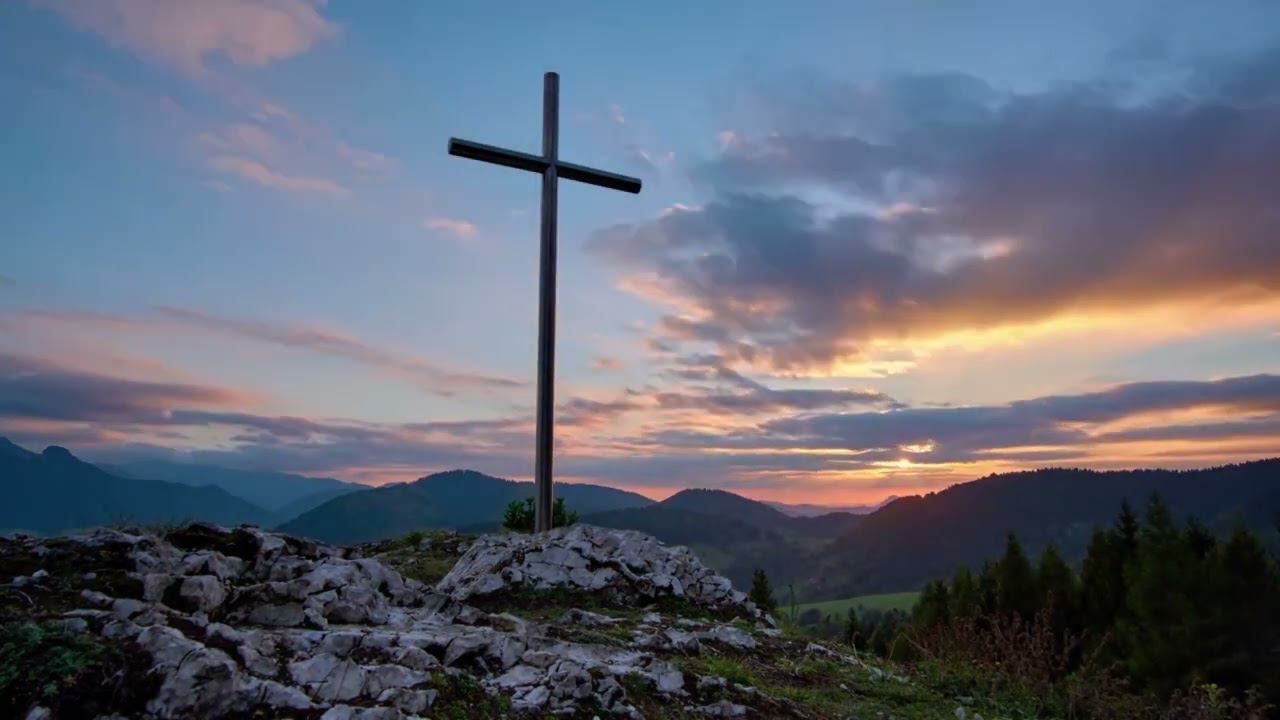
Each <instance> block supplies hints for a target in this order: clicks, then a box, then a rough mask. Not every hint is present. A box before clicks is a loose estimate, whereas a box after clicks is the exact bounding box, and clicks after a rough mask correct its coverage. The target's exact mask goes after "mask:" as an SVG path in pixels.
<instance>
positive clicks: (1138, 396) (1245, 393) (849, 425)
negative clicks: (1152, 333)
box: [760, 375, 1280, 460]
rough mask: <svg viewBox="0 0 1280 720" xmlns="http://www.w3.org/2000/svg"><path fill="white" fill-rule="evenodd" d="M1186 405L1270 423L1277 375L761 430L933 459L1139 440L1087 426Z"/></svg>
mask: <svg viewBox="0 0 1280 720" xmlns="http://www.w3.org/2000/svg"><path fill="white" fill-rule="evenodd" d="M1189 409H1217V410H1223V411H1231V412H1237V413H1243V412H1260V411H1261V412H1267V413H1270V414H1271V415H1273V416H1274V417H1272V418H1271V419H1270V420H1271V421H1275V420H1277V419H1280V376H1277V375H1253V376H1248V377H1237V378H1226V379H1223V380H1215V381H1206V382H1192V381H1181V382H1173V381H1168V382H1137V383H1128V384H1124V385H1118V386H1116V387H1114V388H1111V389H1108V390H1103V391H1100V392H1093V393H1083V394H1079V395H1055V396H1047V397H1042V398H1036V399H1032V400H1024V401H1019V402H1014V403H1009V404H1007V405H994V406H977V407H951V408H912V409H907V410H897V411H892V412H886V413H848V414H838V415H833V414H821V415H808V416H799V417H791V418H786V419H782V420H775V421H771V422H768V423H765V424H764V425H763V426H762V427H761V428H760V430H761V432H762V434H763V435H765V436H767V437H771V438H774V441H775V442H778V443H780V444H785V443H787V442H790V443H792V444H793V446H802V447H836V448H847V449H877V448H888V449H893V448H898V447H901V446H908V445H925V444H931V445H933V446H934V449H933V451H932V453H930V454H929V457H930V459H931V460H936V459H938V458H945V459H961V458H969V457H972V454H973V453H977V452H986V451H990V450H992V449H998V448H1009V447H1018V446H1035V445H1067V446H1072V445H1085V444H1090V443H1092V442H1098V441H1099V440H1102V441H1107V440H1122V439H1138V438H1137V437H1132V438H1126V437H1124V435H1125V434H1123V433H1117V434H1111V435H1101V436H1099V437H1094V436H1092V435H1091V434H1090V432H1089V429H1088V427H1087V426H1088V425H1094V424H1099V423H1106V422H1111V421H1115V420H1120V419H1123V418H1128V417H1133V416H1137V415H1142V414H1144V413H1152V412H1162V411H1170V410H1189ZM1165 431H1166V432H1167V433H1170V435H1169V436H1170V437H1174V436H1176V435H1177V433H1179V432H1181V431H1180V430H1179V429H1178V428H1176V427H1166V428H1165ZM1153 435H1155V433H1154V432H1153Z"/></svg>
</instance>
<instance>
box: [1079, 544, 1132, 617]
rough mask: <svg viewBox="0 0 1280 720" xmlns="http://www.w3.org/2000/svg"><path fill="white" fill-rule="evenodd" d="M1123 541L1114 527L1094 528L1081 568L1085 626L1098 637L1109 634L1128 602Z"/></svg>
mask: <svg viewBox="0 0 1280 720" xmlns="http://www.w3.org/2000/svg"><path fill="white" fill-rule="evenodd" d="M1126 564H1127V560H1126V558H1125V550H1124V541H1123V540H1122V539H1121V535H1120V534H1119V533H1118V532H1117V531H1114V530H1102V529H1100V528H1099V529H1095V530H1094V531H1093V537H1092V538H1091V539H1090V540H1089V549H1088V550H1087V551H1086V553H1085V556H1084V564H1083V566H1082V567H1081V569H1080V599H1081V603H1082V608H1081V611H1082V614H1083V616H1084V618H1083V620H1084V626H1085V627H1086V628H1088V630H1089V631H1090V633H1091V634H1092V635H1093V638H1094V640H1101V639H1102V638H1103V637H1104V636H1105V635H1108V634H1110V633H1112V632H1113V631H1114V629H1115V626H1116V622H1117V621H1118V620H1119V619H1120V618H1121V617H1122V616H1123V615H1124V613H1125V607H1126V602H1127V601H1128V597H1127V596H1128V593H1129V588H1128V583H1127V581H1126V576H1125V566H1126Z"/></svg>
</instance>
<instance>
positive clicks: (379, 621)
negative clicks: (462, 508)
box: [0, 524, 767, 720]
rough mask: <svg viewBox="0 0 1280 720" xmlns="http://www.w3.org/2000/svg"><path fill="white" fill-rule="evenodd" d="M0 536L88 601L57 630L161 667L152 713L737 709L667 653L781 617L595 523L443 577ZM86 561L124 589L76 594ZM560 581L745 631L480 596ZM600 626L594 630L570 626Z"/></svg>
mask: <svg viewBox="0 0 1280 720" xmlns="http://www.w3.org/2000/svg"><path fill="white" fill-rule="evenodd" d="M0 546H3V547H2V548H0V549H2V550H3V552H4V553H6V554H8V555H9V556H22V557H26V558H32V559H33V560H32V562H36V563H39V564H50V565H52V567H53V572H52V573H50V572H49V570H45V569H41V570H39V571H36V572H33V573H31V574H30V575H23V576H20V577H17V578H14V579H13V581H12V585H13V586H14V587H18V586H21V587H23V588H24V590H25V591H33V588H34V589H38V588H41V587H46V586H47V587H54V586H55V585H56V586H57V587H61V588H64V589H66V588H80V589H79V590H78V591H77V592H76V594H75V595H74V596H72V597H71V598H70V599H69V600H68V599H67V598H63V600H62V601H61V602H66V603H68V604H71V605H74V607H71V608H69V609H63V610H60V611H59V620H58V621H59V622H62V623H64V624H65V626H66V627H68V628H71V629H73V630H75V631H78V632H83V633H89V634H92V635H95V636H97V637H101V638H107V639H110V640H111V641H113V642H119V643H125V644H128V645H129V646H130V647H133V648H136V649H137V650H138V651H139V652H142V653H145V654H146V656H147V657H148V658H150V661H149V662H150V669H149V671H148V675H149V677H150V678H151V679H152V680H153V681H155V682H156V685H157V688H156V690H155V693H154V696H153V697H150V698H149V699H148V700H147V701H146V703H145V708H143V709H142V710H141V712H140V713H139V716H140V717H147V718H190V717H201V718H218V717H229V716H237V717H238V716H247V715H259V716H269V717H293V716H296V717H308V718H314V717H323V718H325V719H326V720H334V719H338V718H413V717H419V716H425V715H430V714H431V713H432V708H433V707H435V706H436V705H437V704H438V703H439V702H440V701H441V697H442V693H446V692H448V691H449V688H450V687H451V686H452V685H451V683H453V679H456V678H458V677H461V676H466V677H469V678H472V679H473V680H474V682H475V683H476V684H478V686H479V687H480V688H481V689H483V691H484V692H486V693H488V694H490V695H493V696H498V695H501V696H503V697H506V698H507V699H508V700H507V702H508V703H509V706H510V707H511V708H512V709H513V711H515V712H517V713H521V712H530V713H555V714H565V713H570V714H572V713H574V712H578V711H582V710H583V709H585V708H590V709H591V710H592V712H594V713H598V714H601V715H602V716H605V715H614V716H620V717H640V716H641V712H640V710H639V709H638V708H637V706H636V703H635V702H634V699H633V698H631V697H630V696H629V695H628V692H627V690H626V688H627V687H635V686H636V683H639V684H640V685H642V686H643V687H645V688H648V689H649V691H651V692H653V693H656V694H657V695H659V696H668V697H670V698H672V701H673V702H678V703H680V704H681V705H682V706H688V707H689V708H691V709H697V710H698V712H700V713H703V714H718V715H720V716H724V715H725V713H728V716H734V715H735V714H738V711H737V707H735V706H734V704H733V703H729V702H725V703H718V704H714V705H706V706H705V707H704V706H703V704H699V703H698V700H699V698H698V697H697V692H698V687H699V685H698V678H687V677H686V676H685V673H683V672H682V671H681V670H680V668H679V667H678V665H677V664H676V663H675V662H673V661H672V658H671V654H672V653H675V654H682V655H688V654H696V653H699V652H702V651H703V649H704V647H715V648H719V649H721V650H724V651H749V650H751V649H753V648H755V647H756V643H757V642H758V641H757V639H756V637H755V632H754V631H753V630H750V629H744V628H752V627H755V628H758V629H760V630H764V629H766V628H767V626H766V624H765V620H764V618H763V616H761V615H760V614H759V613H758V612H757V611H756V609H755V608H754V607H753V606H751V605H750V604H749V603H747V602H746V601H745V598H744V597H743V595H742V594H741V593H739V592H737V591H735V590H734V589H733V588H732V587H731V586H730V584H729V582H728V581H727V580H725V579H724V578H723V577H721V576H719V575H717V574H715V573H714V572H712V571H710V570H709V569H707V568H706V567H705V566H703V565H702V564H701V563H700V562H699V561H698V560H697V559H696V558H695V557H694V556H693V555H692V554H690V553H689V552H688V551H687V550H686V549H684V548H668V547H666V546H664V545H662V544H661V543H658V542H657V541H655V540H653V538H650V537H647V536H644V535H641V534H639V533H635V532H629V531H615V530H602V529H599V528H593V527H587V526H573V527H570V528H565V529H559V530H555V531H552V532H550V533H545V534H542V535H537V536H525V535H505V536H487V537H482V538H480V539H478V540H477V541H476V542H475V543H473V544H472V546H471V547H470V549H469V550H468V551H467V552H466V554H465V555H464V556H463V557H462V559H461V560H460V561H459V563H458V564H457V566H456V567H454V569H453V570H452V571H451V572H449V574H448V575H447V576H446V577H445V578H444V580H443V581H441V582H440V583H439V585H438V586H437V587H435V588H432V587H428V586H424V585H422V584H421V583H418V582H415V581H413V580H408V579H405V578H403V577H402V576H401V575H400V574H399V573H397V572H395V571H394V570H392V569H391V568H389V567H387V566H385V565H384V564H382V563H381V562H378V561H377V560H374V559H369V558H363V557H358V556H357V555H356V554H355V553H354V552H353V551H350V550H347V549H343V548H336V547H330V546H326V545H320V544H316V543H313V542H309V541H305V540H300V539H297V538H292V537H288V536H284V535H278V534H273V533H267V532H263V531H261V530H258V529H256V528H251V527H241V528H236V529H233V530H227V529H223V528H219V527H215V526H211V525H203V524H197V525H189V526H186V527H183V528H180V529H177V530H175V531H172V532H170V533H167V534H165V535H163V536H161V535H154V534H148V533H141V532H138V533H134V532H124V531H119V530H105V529H102V530H94V531H92V532H88V533H84V534H81V535H77V536H73V537H69V538H61V539H56V540H45V539H38V538H31V537H17V538H8V539H5V540H3V541H0ZM76 557H94V558H98V559H99V561H100V562H101V563H103V564H104V567H110V568H111V570H110V572H113V573H118V576H116V581H114V582H113V583H108V584H105V585H102V586H94V587H95V588H96V589H90V588H89V587H82V584H83V583H82V581H83V579H84V578H87V577H89V575H96V574H95V573H84V572H82V570H83V568H76V566H75V563H74V559H75V558H76ZM54 559H57V561H56V562H54ZM72 569H75V571H76V572H75V573H74V576H75V577H74V579H75V582H71V578H72V573H71V570H72ZM41 573H43V574H41ZM59 583H61V584H59ZM555 589H577V590H584V591H589V592H592V593H596V594H598V596H599V597H602V598H607V599H608V601H609V603H613V604H616V605H617V606H618V607H619V608H637V607H642V606H644V605H646V604H647V603H649V602H652V601H654V600H658V599H662V598H678V599H680V600H681V601H682V602H687V603H689V604H690V606H692V607H698V608H705V609H708V610H716V611H719V612H720V613H721V614H722V615H723V614H725V613H728V614H735V613H736V614H737V615H738V617H739V622H738V624H736V625H731V624H728V623H726V622H721V621H718V620H713V619H710V616H708V617H704V618H703V619H698V620H693V619H687V618H683V619H680V618H675V617H672V616H670V615H664V614H662V613H659V612H653V611H650V612H645V613H642V612H639V611H635V612H634V616H633V617H632V618H631V619H630V620H629V621H627V622H625V623H624V622H623V620H622V619H620V618H617V617H613V616H611V615H609V614H607V611H606V610H604V609H602V608H601V607H599V606H598V607H597V609H599V610H601V611H600V612H595V611H588V610H583V609H576V608H574V609H568V610H567V611H565V610H564V609H562V610H561V613H560V615H559V616H558V618H557V619H555V620H553V621H551V622H546V623H543V622H536V621H534V620H531V619H528V618H522V617H518V616H516V615H513V614H509V613H506V612H497V611H493V612H487V611H485V610H482V609H480V608H478V607H476V606H474V605H472V604H469V603H468V602H467V601H470V600H474V599H480V598H488V599H493V598H494V597H498V596H501V595H502V594H503V593H510V592H523V591H540V590H555ZM24 597H25V595H24ZM491 610H492V608H491ZM588 631H589V632H592V633H596V635H595V636H593V637H591V638H586V637H582V636H580V635H576V634H575V633H580V632H588ZM605 634H607V635H605ZM761 637H764V636H763V635H761ZM602 638H603V639H602ZM691 692H692V693H693V694H691ZM703 699H705V698H703Z"/></svg>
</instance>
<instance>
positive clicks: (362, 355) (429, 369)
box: [154, 306, 525, 395]
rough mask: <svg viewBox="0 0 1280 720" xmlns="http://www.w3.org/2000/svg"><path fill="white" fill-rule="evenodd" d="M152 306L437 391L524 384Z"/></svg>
mask: <svg viewBox="0 0 1280 720" xmlns="http://www.w3.org/2000/svg"><path fill="white" fill-rule="evenodd" d="M154 309H155V311H156V312H157V313H159V314H160V315H161V316H163V317H165V318H168V319H170V320H175V321H178V322H181V323H184V324H188V325H192V326H195V327H199V328H201V329H204V330H209V331H213V332H218V333H223V334H228V335H236V336H239V337H245V338H249V339H252V340H257V341H259V342H265V343H270V344H273V345H279V346H282V347H288V348H294V349H302V350H309V351H312V352H317V353H321V354H324V355H332V356H335V357H342V358H346V359H348V360H352V361H354V362H358V363H361V364H363V365H368V366H370V367H374V368H378V369H380V370H385V371H389V372H392V373H398V374H402V375H405V376H408V377H411V378H416V379H417V380H419V381H420V382H422V383H424V384H425V385H427V386H428V388H429V389H431V390H433V391H434V392H437V393H439V394H444V395H449V394H452V393H453V392H454V390H455V389H456V388H457V387H458V386H466V387H481V388H494V389H504V388H517V387H522V386H524V385H525V383H524V382H521V381H518V380H513V379H510V378H505V377H499V376H495V375H485V374H479V373H466V372H456V371H452V370H448V369H445V368H442V367H440V366H437V365H435V364H432V363H429V362H427V361H425V360H421V359H418V358H413V357H406V356H402V355H399V354H396V353H393V352H390V351H388V350H384V349H381V348H376V347H373V346H371V345H368V344H366V343H363V342H361V341H359V340H356V339H354V338H351V337H348V336H345V335H341V334H338V333H333V332H329V331H326V330H318V329H315V328H310V327H305V326H296V325H274V324H271V323H265V322H260V321H256V320H239V319H234V318H224V317H219V316H216V315H210V314H208V313H205V312H201V311H199V310H192V309H189V308H178V307H168V306H158V307H156V308H154Z"/></svg>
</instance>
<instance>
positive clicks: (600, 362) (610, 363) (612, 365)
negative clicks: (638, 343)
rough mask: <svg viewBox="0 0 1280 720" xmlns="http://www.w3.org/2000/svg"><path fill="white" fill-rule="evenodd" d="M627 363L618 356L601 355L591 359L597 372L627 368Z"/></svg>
mask: <svg viewBox="0 0 1280 720" xmlns="http://www.w3.org/2000/svg"><path fill="white" fill-rule="evenodd" d="M626 367H627V364H626V363H625V362H623V361H622V360H620V359H618V358H616V357H609V356H607V355H600V356H598V357H595V358H592V359H591V369H592V370H595V371H597V372H611V371H617V370H625V369H626Z"/></svg>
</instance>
